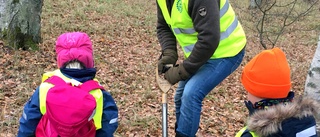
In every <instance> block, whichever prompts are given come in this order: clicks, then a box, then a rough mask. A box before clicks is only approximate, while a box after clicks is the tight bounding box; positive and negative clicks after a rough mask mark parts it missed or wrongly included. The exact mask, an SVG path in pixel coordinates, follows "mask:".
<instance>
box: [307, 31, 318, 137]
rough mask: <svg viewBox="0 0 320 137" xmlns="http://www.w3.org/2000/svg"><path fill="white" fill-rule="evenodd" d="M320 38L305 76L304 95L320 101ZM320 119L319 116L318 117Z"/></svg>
mask: <svg viewBox="0 0 320 137" xmlns="http://www.w3.org/2000/svg"><path fill="white" fill-rule="evenodd" d="M319 83H320V36H319V41H318V46H317V49H316V51H315V53H314V55H313V59H312V61H311V65H310V68H309V71H308V74H307V79H306V83H305V91H304V94H305V95H306V96H310V97H312V98H314V99H316V100H318V101H320V84H319ZM319 117H320V116H319ZM317 132H318V134H320V119H317Z"/></svg>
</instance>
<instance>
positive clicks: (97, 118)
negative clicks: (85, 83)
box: [39, 70, 103, 130]
mask: <svg viewBox="0 0 320 137" xmlns="http://www.w3.org/2000/svg"><path fill="white" fill-rule="evenodd" d="M53 75H55V76H58V77H60V78H62V79H63V80H64V81H70V80H71V79H70V78H68V77H66V76H64V75H63V74H62V73H61V72H60V70H55V71H52V72H47V73H44V74H43V76H42V83H41V85H40V90H39V102H40V112H41V114H45V113H46V97H47V93H48V91H49V89H50V88H51V87H53V85H52V84H50V83H47V82H44V81H45V80H46V79H48V78H49V77H51V76H53ZM90 94H91V95H92V96H93V97H94V98H95V99H96V102H97V106H96V113H95V115H94V116H93V121H94V125H95V126H96V130H98V129H100V128H101V127H102V125H101V120H102V113H103V95H102V92H101V90H100V89H96V90H92V91H90Z"/></svg>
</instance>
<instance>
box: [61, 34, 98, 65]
mask: <svg viewBox="0 0 320 137" xmlns="http://www.w3.org/2000/svg"><path fill="white" fill-rule="evenodd" d="M56 54H57V64H58V67H59V68H61V67H63V66H64V65H65V63H67V62H70V61H74V60H78V61H80V62H81V63H82V64H83V65H84V66H85V67H86V68H93V67H94V60H93V51H92V42H91V40H90V38H89V36H88V35H87V34H86V33H83V32H67V33H63V34H61V35H60V36H59V37H58V38H57V41H56Z"/></svg>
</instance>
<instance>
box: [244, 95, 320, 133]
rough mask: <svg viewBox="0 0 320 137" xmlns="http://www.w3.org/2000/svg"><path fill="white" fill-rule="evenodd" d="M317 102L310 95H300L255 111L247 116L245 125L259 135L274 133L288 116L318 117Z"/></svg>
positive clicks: (319, 109)
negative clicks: (290, 100)
mask: <svg viewBox="0 0 320 137" xmlns="http://www.w3.org/2000/svg"><path fill="white" fill-rule="evenodd" d="M319 105H320V104H319V102H317V101H316V100H313V99H311V98H310V97H306V96H305V97H300V98H297V99H294V100H293V101H292V102H291V103H286V104H278V105H275V106H272V107H269V108H268V109H264V110H259V111H256V112H255V113H254V114H252V115H251V116H249V118H248V122H247V126H248V129H249V130H250V131H254V132H255V133H256V134H257V135H259V136H268V135H270V134H275V133H277V132H279V129H282V127H281V126H282V122H283V121H285V120H287V119H289V118H296V119H297V120H300V119H303V118H305V117H313V116H315V117H318V118H320V117H319V115H320V108H319Z"/></svg>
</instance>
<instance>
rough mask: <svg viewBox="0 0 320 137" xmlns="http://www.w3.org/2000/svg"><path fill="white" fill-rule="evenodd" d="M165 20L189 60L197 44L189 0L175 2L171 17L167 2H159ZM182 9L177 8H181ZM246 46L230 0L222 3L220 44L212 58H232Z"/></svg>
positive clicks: (159, 0) (224, 0)
mask: <svg viewBox="0 0 320 137" xmlns="http://www.w3.org/2000/svg"><path fill="white" fill-rule="evenodd" d="M157 2H158V5H159V7H160V9H161V11H162V14H163V16H164V19H165V20H166V22H167V24H168V25H169V26H170V27H171V28H172V31H173V32H174V34H175V36H176V38H177V40H178V42H179V44H180V45H181V47H182V49H183V51H184V54H185V57H186V58H187V57H188V56H189V55H190V54H191V52H192V50H193V48H194V45H195V43H196V42H197V40H198V39H197V35H198V33H197V32H196V31H195V29H194V26H193V22H192V19H191V18H190V16H189V15H188V8H186V7H188V2H189V0H175V2H174V6H172V7H173V8H172V10H171V17H170V14H169V12H168V9H167V3H166V0H157ZM179 6H180V8H177V7H179ZM245 44H246V37H245V33H244V31H243V29H242V26H241V24H240V23H239V21H238V19H237V17H236V16H235V13H234V11H233V9H232V7H231V5H230V3H229V1H228V0H221V1H220V43H219V46H218V48H217V49H216V51H215V53H214V55H212V57H211V58H222V57H231V56H234V55H236V54H238V53H239V52H240V51H241V50H242V49H243V47H244V46H245Z"/></svg>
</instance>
